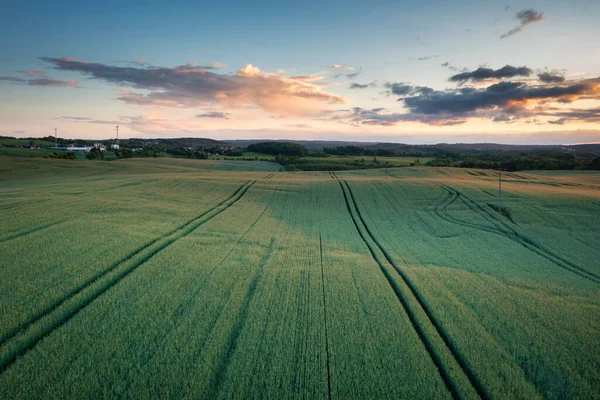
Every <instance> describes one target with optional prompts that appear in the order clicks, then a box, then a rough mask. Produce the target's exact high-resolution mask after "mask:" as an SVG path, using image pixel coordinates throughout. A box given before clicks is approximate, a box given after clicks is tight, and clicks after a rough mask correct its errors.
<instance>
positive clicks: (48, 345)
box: [0, 157, 600, 399]
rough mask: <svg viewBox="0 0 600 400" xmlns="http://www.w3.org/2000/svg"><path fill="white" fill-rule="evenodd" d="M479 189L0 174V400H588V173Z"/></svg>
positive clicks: (446, 182)
mask: <svg viewBox="0 0 600 400" xmlns="http://www.w3.org/2000/svg"><path fill="white" fill-rule="evenodd" d="M404 161H405V160H400V159H399V160H398V163H399V164H398V165H403V164H406V163H405V162H404ZM422 161H423V160H422ZM411 162H412V161H411ZM497 179H498V176H497V173H496V172H494V171H490V170H466V169H462V168H433V167H402V168H388V169H385V170H383V169H373V170H360V171H337V172H328V171H316V172H282V171H281V166H280V165H278V164H275V163H271V162H266V161H232V160H187V159H176V158H160V159H130V160H117V161H112V162H93V161H71V160H48V159H26V158H21V159H18V158H7V157H0V210H2V213H0V222H1V224H0V252H1V254H2V257H1V258H0V274H1V275H0V276H1V278H2V279H0V398H40V397H49V398H69V397H78V398H98V397H111V398H112V397H118V398H154V397H168V398H183V397H185V398H207V399H209V398H210V399H212V398H231V397H235V398H247V397H252V398H265V397H268V398H288V397H302V398H323V399H331V398H345V399H349V398H352V399H354V398H460V399H462V398H477V397H481V398H550V399H558V398H595V397H597V396H598V393H600V374H598V368H600V351H598V349H600V335H598V332H600V263H599V262H598V260H600V235H598V232H597V229H598V228H597V227H598V226H599V225H600V173H598V172H591V171H581V172H577V171H568V172H567V171H555V172H542V171H537V172H535V173H534V172H518V173H508V174H506V175H505V176H504V181H503V188H504V192H503V198H502V207H503V210H504V214H500V213H498V212H497V211H496V209H495V207H496V205H497V197H496V196H497Z"/></svg>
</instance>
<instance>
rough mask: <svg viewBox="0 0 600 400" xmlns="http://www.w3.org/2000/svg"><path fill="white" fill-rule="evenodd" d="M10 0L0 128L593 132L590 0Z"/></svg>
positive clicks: (593, 137)
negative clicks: (274, 0)
mask: <svg viewBox="0 0 600 400" xmlns="http://www.w3.org/2000/svg"><path fill="white" fill-rule="evenodd" d="M166 4H167V3H166V2H162V1H161V2H159V1H152V0H150V1H143V2H137V1H112V0H108V1H102V2H93V3H89V2H86V1H73V2H70V1H56V2H47V1H43V2H42V1H18V2H17V1H11V0H9V1H8V2H7V3H6V2H4V3H3V6H2V13H0V48H2V57H0V135H9V136H17V137H29V136H45V135H51V134H53V133H54V128H58V131H59V136H63V137H69V138H76V137H77V138H109V137H114V136H115V126H116V125H119V134H120V136H121V137H146V138H158V137H184V136H194V137H211V138H216V139H235V138H240V139H242V138H244V139H245V138H264V139H269V138H278V139H322V140H332V139H335V140H353V141H354V140H356V141H388V142H404V143H438V142H500V143H540V144H550V143H583V142H600V45H598V42H599V39H600V23H599V20H600V1H596V0H562V1H553V0H537V1H535V0H532V1H528V2H523V1H504V2H492V1H480V0H479V1H475V0H474V1H471V0H460V1H458V0H457V1H434V0H429V1H423V0H420V1H416V0H415V1H399V0H392V1H377V0H374V1H369V2H366V1H337V0H333V1H332V0H323V1H318V2H312V1H303V2H293V3H292V2H271V1H253V2H246V1H218V2H202V1H195V2H192V1H188V2H184V1H171V2H169V3H168V4H169V5H168V6H166Z"/></svg>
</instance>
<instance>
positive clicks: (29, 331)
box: [0, 182, 255, 372]
mask: <svg viewBox="0 0 600 400" xmlns="http://www.w3.org/2000/svg"><path fill="white" fill-rule="evenodd" d="M254 183H255V182H246V183H245V184H243V185H242V186H240V187H239V188H238V190H236V191H235V192H234V193H233V194H232V195H231V196H230V197H228V198H227V199H225V200H223V201H221V202H220V203H218V204H217V205H215V206H214V207H212V208H211V209H209V210H207V211H205V212H203V213H202V214H200V215H198V216H197V217H195V218H193V219H191V220H189V221H187V222H185V223H184V224H182V225H181V226H179V227H177V228H176V229H174V230H172V231H171V232H168V233H166V234H165V235H163V236H161V237H159V238H156V239H155V240H153V241H151V242H149V243H147V244H145V245H144V246H142V247H140V248H138V249H136V250H135V251H133V252H132V253H130V254H128V255H127V256H125V257H124V258H123V259H121V260H119V261H118V262H117V263H115V264H114V265H113V266H111V267H110V268H108V269H107V270H104V271H102V272H101V273H99V274H97V275H95V276H92V277H91V278H90V279H89V280H88V281H86V282H84V284H83V285H81V286H79V287H77V288H75V289H73V290H72V291H71V292H69V293H67V294H66V295H65V296H64V297H63V298H61V299H60V300H58V301H56V302H55V303H54V304H51V305H50V307H48V308H46V309H44V310H41V311H40V312H39V313H38V314H37V315H35V316H34V317H33V318H32V319H30V320H28V321H26V322H25V323H23V324H21V325H20V326H17V327H15V328H14V329H13V330H12V331H9V332H8V333H7V334H5V335H4V336H3V337H2V339H1V342H0V346H1V349H2V353H1V354H2V355H1V357H0V372H1V371H4V370H5V369H6V368H8V367H9V366H10V364H12V363H13V362H14V361H15V360H16V359H17V357H19V356H20V355H22V354H24V353H25V352H27V351H28V350H30V349H31V348H33V346H35V345H36V344H37V343H38V342H39V341H40V340H42V339H43V338H44V336H46V335H48V334H50V333H51V332H52V331H54V330H55V329H57V328H59V327H60V326H61V325H63V324H65V323H66V322H68V321H69V320H70V319H71V318H72V317H73V316H74V315H75V314H76V313H77V312H79V311H80V310H82V309H83V308H84V307H86V306H87V305H89V304H90V303H91V302H92V301H94V300H95V299H96V298H98V297H99V296H101V295H102V294H103V293H105V292H106V291H107V290H109V289H110V288H111V287H113V286H114V285H116V284H117V283H118V282H119V281H120V280H121V279H123V278H124V277H126V276H127V275H128V274H130V273H131V272H133V271H134V270H135V269H136V268H138V267H139V266H140V265H142V264H144V263H145V262H146V261H148V260H149V259H150V258H151V257H153V256H154V255H155V254H157V253H158V252H159V251H161V250H163V249H165V248H166V247H167V246H169V245H171V244H172V243H174V242H175V241H176V240H178V239H180V238H182V237H185V236H187V235H188V234H189V233H190V232H192V231H193V230H195V229H196V228H198V227H199V226H200V225H202V224H204V223H205V222H206V221H208V220H210V219H211V218H214V217H215V216H217V215H218V214H220V213H222V212H223V211H225V210H226V209H227V208H229V207H231V206H232V205H233V204H235V203H236V202H237V201H238V200H239V199H240V198H242V196H243V195H244V194H245V193H246V192H247V191H248V189H249V188H250V187H251V186H252V185H253V184H254Z"/></svg>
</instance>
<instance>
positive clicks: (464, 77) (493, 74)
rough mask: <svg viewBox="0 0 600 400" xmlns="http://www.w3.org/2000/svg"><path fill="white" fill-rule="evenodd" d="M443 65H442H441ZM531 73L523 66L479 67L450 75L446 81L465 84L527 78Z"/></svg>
mask: <svg viewBox="0 0 600 400" xmlns="http://www.w3.org/2000/svg"><path fill="white" fill-rule="evenodd" d="M442 65H443V64H442ZM532 72H533V71H532V70H531V69H530V68H527V67H525V66H523V67H513V66H512V65H505V66H504V67H502V68H500V69H497V70H493V69H491V68H484V67H479V68H477V69H476V70H475V71H470V72H461V73H460V74H456V75H452V76H451V77H450V78H449V79H448V80H449V81H450V82H460V83H465V82H467V81H469V80H471V81H483V80H486V79H502V78H513V77H515V76H529V75H531V73H532Z"/></svg>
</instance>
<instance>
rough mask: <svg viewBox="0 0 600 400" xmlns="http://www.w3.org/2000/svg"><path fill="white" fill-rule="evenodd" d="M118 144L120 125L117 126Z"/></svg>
mask: <svg viewBox="0 0 600 400" xmlns="http://www.w3.org/2000/svg"><path fill="white" fill-rule="evenodd" d="M117 143H119V125H117Z"/></svg>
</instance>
